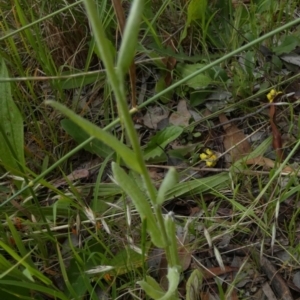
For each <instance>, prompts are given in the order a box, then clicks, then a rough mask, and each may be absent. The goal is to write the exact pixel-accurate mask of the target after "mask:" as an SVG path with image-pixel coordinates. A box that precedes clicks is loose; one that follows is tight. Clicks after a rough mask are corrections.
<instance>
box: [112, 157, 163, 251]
mask: <svg viewBox="0 0 300 300" xmlns="http://www.w3.org/2000/svg"><path fill="white" fill-rule="evenodd" d="M112 170H113V175H114V178H115V180H116V182H117V184H118V185H119V186H120V187H121V188H122V189H123V191H124V192H125V193H126V194H127V195H128V196H129V197H130V198H131V200H132V202H133V204H134V206H135V208H136V210H137V211H138V213H139V215H140V217H141V219H146V220H147V231H148V233H149V234H150V236H151V240H152V242H153V244H154V245H155V246H157V247H160V248H164V247H165V245H166V241H164V240H163V238H162V234H161V230H160V228H159V226H158V224H157V221H156V218H155V217H154V214H153V212H152V209H151V207H150V204H149V202H148V201H147V198H146V196H145V195H144V194H143V193H142V191H141V189H140V188H139V187H138V186H137V185H136V183H135V181H133V180H132V179H131V178H130V177H129V176H128V175H127V173H126V172H125V171H124V170H123V169H122V168H121V167H120V166H119V165H118V164H116V163H114V162H113V163H112Z"/></svg>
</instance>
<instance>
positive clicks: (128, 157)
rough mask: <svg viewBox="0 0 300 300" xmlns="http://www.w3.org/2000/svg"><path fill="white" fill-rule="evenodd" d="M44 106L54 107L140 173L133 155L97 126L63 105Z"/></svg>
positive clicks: (48, 102)
mask: <svg viewBox="0 0 300 300" xmlns="http://www.w3.org/2000/svg"><path fill="white" fill-rule="evenodd" d="M45 102H46V104H49V105H50V106H52V107H54V108H55V109H57V110H59V111H60V112H61V113H63V114H64V115H65V116H67V117H68V118H69V119H70V120H72V121H73V122H74V123H75V124H77V125H78V126H80V127H81V128H82V129H83V130H84V131H85V132H87V133H88V134H89V135H91V136H94V137H95V138H96V139H99V140H100V141H102V142H104V143H105V144H107V145H108V146H109V147H111V148H112V149H114V150H115V151H116V152H117V153H118V154H119V155H120V156H121V157H122V159H123V160H124V162H125V163H126V164H127V166H128V167H130V168H131V169H132V170H134V171H136V172H138V173H141V168H140V166H139V164H138V162H137V161H136V158H135V153H134V152H133V151H132V150H130V149H129V148H128V147H126V146H125V145H124V144H122V143H121V142H120V141H119V140H118V139H117V138H116V137H114V136H113V135H111V134H109V133H107V132H106V131H104V130H103V129H101V128H99V127H98V126H96V125H94V124H92V123H91V122H89V121H87V120H85V119H84V118H82V117H80V116H78V115H76V114H75V113H74V112H73V111H71V110H70V109H68V108H67V107H65V106H64V105H62V104H60V103H58V102H55V101H45Z"/></svg>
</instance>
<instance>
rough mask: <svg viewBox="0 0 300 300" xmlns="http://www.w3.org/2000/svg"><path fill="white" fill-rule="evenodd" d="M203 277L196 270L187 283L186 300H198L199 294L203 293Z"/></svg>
mask: <svg viewBox="0 0 300 300" xmlns="http://www.w3.org/2000/svg"><path fill="white" fill-rule="evenodd" d="M202 281H203V275H202V273H201V272H200V271H199V270H198V269H195V270H194V271H193V272H192V274H191V276H190V277H189V279H188V281H187V283H186V300H195V299H198V296H197V293H198V291H201V287H202Z"/></svg>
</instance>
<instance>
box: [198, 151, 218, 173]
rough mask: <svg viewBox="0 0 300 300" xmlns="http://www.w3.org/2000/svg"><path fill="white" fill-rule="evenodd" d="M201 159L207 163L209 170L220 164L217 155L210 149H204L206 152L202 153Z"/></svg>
mask: <svg viewBox="0 0 300 300" xmlns="http://www.w3.org/2000/svg"><path fill="white" fill-rule="evenodd" d="M200 159H201V160H203V161H205V163H206V166H207V167H209V168H212V167H214V166H215V165H216V164H217V162H218V157H217V155H216V154H215V153H214V152H213V151H212V150H211V149H209V148H206V149H204V151H203V152H202V153H200Z"/></svg>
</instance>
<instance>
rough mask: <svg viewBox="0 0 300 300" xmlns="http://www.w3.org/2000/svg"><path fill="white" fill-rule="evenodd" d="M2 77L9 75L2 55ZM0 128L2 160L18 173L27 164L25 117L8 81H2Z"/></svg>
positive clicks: (10, 169)
mask: <svg viewBox="0 0 300 300" xmlns="http://www.w3.org/2000/svg"><path fill="white" fill-rule="evenodd" d="M0 77H2V78H8V77H9V76H8V71H7V68H6V65H5V62H4V59H3V58H2V57H0ZM0 129H1V130H0V140H1V146H0V160H1V161H2V163H3V165H4V167H5V168H6V170H8V171H10V172H12V173H14V174H18V171H22V166H24V165H25V159H24V151H23V149H24V135H23V119H22V115H21V113H20V111H19V109H18V107H17V106H16V104H15V103H14V101H13V99H12V95H11V87H10V83H8V82H7V83H0Z"/></svg>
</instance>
